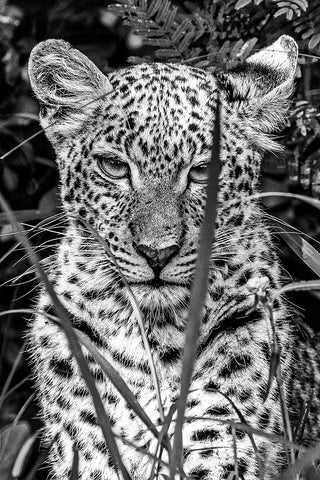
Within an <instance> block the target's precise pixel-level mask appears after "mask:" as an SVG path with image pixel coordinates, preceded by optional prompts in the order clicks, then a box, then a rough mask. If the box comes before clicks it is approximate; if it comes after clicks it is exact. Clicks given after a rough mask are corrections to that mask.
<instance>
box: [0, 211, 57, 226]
mask: <svg viewBox="0 0 320 480" xmlns="http://www.w3.org/2000/svg"><path fill="white" fill-rule="evenodd" d="M14 214H15V217H16V218H17V221H18V222H30V221H32V220H44V219H46V218H49V217H51V216H52V215H53V213H52V212H51V213H48V212H44V211H41V210H36V209H34V210H14ZM9 223H10V222H9V221H8V217H7V215H6V214H5V213H0V226H2V225H8V224H9Z"/></svg>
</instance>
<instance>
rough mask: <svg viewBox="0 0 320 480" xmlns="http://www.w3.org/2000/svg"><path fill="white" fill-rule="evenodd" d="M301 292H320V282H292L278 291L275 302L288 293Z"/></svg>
mask: <svg viewBox="0 0 320 480" xmlns="http://www.w3.org/2000/svg"><path fill="white" fill-rule="evenodd" d="M299 290H320V280H303V281H301V282H292V283H289V284H288V285H285V286H284V287H282V288H280V289H279V290H277V292H276V293H275V294H274V297H273V300H275V299H276V298H277V297H279V296H280V295H282V294H283V293H286V292H292V291H299Z"/></svg>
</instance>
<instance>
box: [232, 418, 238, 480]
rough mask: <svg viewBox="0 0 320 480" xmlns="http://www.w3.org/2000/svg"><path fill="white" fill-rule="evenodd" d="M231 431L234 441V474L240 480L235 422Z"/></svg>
mask: <svg viewBox="0 0 320 480" xmlns="http://www.w3.org/2000/svg"><path fill="white" fill-rule="evenodd" d="M231 432H232V443H233V461H234V474H235V477H236V480H239V468H238V452H237V439H236V428H235V426H234V424H233V425H232V427H231Z"/></svg>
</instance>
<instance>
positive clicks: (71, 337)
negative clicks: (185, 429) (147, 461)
mask: <svg viewBox="0 0 320 480" xmlns="http://www.w3.org/2000/svg"><path fill="white" fill-rule="evenodd" d="M0 207H1V208H2V210H3V211H4V212H6V214H7V215H8V218H9V220H10V223H11V224H12V225H13V226H14V227H15V230H16V235H17V237H18V239H19V241H20V242H21V244H22V245H23V246H24V248H25V249H26V251H27V252H28V255H29V259H30V260H31V262H32V263H33V264H34V265H35V267H36V269H37V273H38V275H39V277H40V279H41V280H42V282H43V284H44V286H45V288H46V290H47V292H48V294H49V295H50V297H51V299H52V302H53V304H54V309H55V311H56V313H57V316H58V317H59V318H60V319H61V320H62V324H63V327H64V333H65V334H66V337H67V339H68V343H69V347H70V350H71V352H72V354H73V356H74V358H75V359H76V361H77V363H78V365H79V369H80V371H81V374H82V376H83V378H84V380H85V382H86V385H87V387H88V389H89V391H90V393H91V397H92V401H93V404H94V407H95V410H96V413H97V417H98V421H99V424H100V427H101V429H102V433H103V436H104V438H105V441H106V444H107V446H108V447H109V450H110V454H111V456H112V458H113V460H114V462H115V463H116V464H117V465H118V466H119V468H120V470H121V472H122V475H123V477H124V479H125V480H131V477H130V475H129V473H128V471H127V469H126V468H125V466H124V464H123V462H122V459H121V457H120V453H119V450H118V446H117V444H116V442H115V439H114V436H113V433H112V428H111V424H110V420H109V418H108V415H107V414H106V412H105V410H104V407H103V403H102V400H101V398H100V395H99V393H98V390H97V388H96V385H95V380H94V378H93V376H92V375H91V372H90V370H89V367H88V365H87V363H86V360H85V358H84V356H83V353H82V351H81V347H80V345H79V343H78V340H77V337H76V334H75V332H74V331H73V326H72V323H71V320H70V318H69V314H68V312H67V310H66V309H65V307H64V306H63V304H62V303H61V302H60V300H59V299H58V297H57V295H56V293H55V291H54V289H53V287H52V285H51V283H50V281H49V279H48V277H47V275H46V273H45V272H44V270H43V268H42V267H41V265H40V262H39V259H38V256H37V254H36V253H35V252H34V251H33V249H32V246H31V245H30V242H29V241H28V239H27V237H26V235H25V233H24V230H23V228H22V226H21V225H20V224H19V223H18V222H17V221H16V219H15V217H14V214H13V212H12V210H11V209H10V207H9V205H8V204H7V201H6V200H5V198H4V197H3V195H2V194H1V193H0Z"/></svg>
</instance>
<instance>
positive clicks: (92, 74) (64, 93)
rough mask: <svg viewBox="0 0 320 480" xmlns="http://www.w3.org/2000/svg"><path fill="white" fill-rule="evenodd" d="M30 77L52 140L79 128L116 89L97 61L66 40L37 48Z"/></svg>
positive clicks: (30, 65) (52, 41) (37, 46)
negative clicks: (90, 58) (94, 61)
mask: <svg viewBox="0 0 320 480" xmlns="http://www.w3.org/2000/svg"><path fill="white" fill-rule="evenodd" d="M29 77H30V83H31V87H32V89H33V91H34V93H35V95H36V97H37V98H38V100H39V102H40V121H41V125H42V127H43V128H46V134H47V136H48V137H49V139H50V140H54V139H57V138H61V136H62V137H65V136H66V135H68V134H69V133H70V132H74V131H77V129H79V128H80V127H81V125H82V124H83V122H84V121H85V120H86V119H87V118H88V115H89V114H90V112H91V113H92V112H93V111H94V110H95V109H96V108H97V107H98V106H99V102H102V101H103V99H104V97H105V95H106V94H107V93H108V92H110V91H111V90H112V87H111V85H110V83H109V81H108V79H107V77H106V76H105V75H103V73H102V72H101V71H100V70H99V69H98V68H97V67H96V66H95V65H94V63H92V62H91V60H89V58H87V57H86V56H85V55H84V54H83V53H81V52H79V51H78V50H76V49H74V48H72V47H71V45H70V44H69V43H67V42H65V41H63V40H46V41H44V42H41V43H39V44H38V45H36V46H35V47H34V49H33V50H32V52H31V55H30V59H29Z"/></svg>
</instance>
